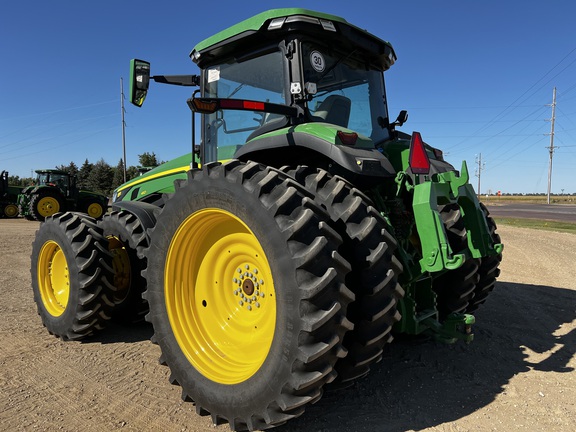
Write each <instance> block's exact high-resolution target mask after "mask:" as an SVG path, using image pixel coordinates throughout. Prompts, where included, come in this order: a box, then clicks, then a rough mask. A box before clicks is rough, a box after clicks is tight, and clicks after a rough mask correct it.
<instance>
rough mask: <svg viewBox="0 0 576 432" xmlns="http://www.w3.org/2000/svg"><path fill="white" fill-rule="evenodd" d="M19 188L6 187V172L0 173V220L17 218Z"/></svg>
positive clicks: (20, 188)
mask: <svg viewBox="0 0 576 432" xmlns="http://www.w3.org/2000/svg"><path fill="white" fill-rule="evenodd" d="M22 189H23V188H22V187H21V186H10V185H8V171H2V172H1V173H0V218H15V217H17V216H18V203H17V200H18V194H19V193H20V192H21V191H22Z"/></svg>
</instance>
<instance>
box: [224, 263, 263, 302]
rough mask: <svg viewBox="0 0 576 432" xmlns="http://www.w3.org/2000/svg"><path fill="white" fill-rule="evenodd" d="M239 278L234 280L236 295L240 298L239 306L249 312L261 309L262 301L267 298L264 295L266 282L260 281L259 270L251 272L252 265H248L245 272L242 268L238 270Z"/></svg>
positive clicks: (255, 269)
mask: <svg viewBox="0 0 576 432" xmlns="http://www.w3.org/2000/svg"><path fill="white" fill-rule="evenodd" d="M236 272H237V273H238V276H237V277H235V278H234V279H232V286H233V288H234V291H233V292H234V295H235V296H239V297H240V300H239V301H238V304H239V305H240V306H242V307H244V308H246V310H248V311H252V310H253V308H260V306H261V304H260V301H261V299H262V298H264V297H265V296H266V294H265V293H264V291H263V289H264V280H263V279H258V278H257V275H258V269H257V268H254V269H253V270H252V271H250V265H249V264H246V265H245V266H244V270H242V268H241V267H238V268H237V269H236Z"/></svg>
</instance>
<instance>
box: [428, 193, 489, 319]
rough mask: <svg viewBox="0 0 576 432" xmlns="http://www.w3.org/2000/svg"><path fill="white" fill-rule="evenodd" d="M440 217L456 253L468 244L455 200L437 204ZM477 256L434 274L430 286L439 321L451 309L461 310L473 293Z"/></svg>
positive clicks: (476, 280) (458, 311)
mask: <svg viewBox="0 0 576 432" xmlns="http://www.w3.org/2000/svg"><path fill="white" fill-rule="evenodd" d="M438 209H439V211H440V217H441V219H442V221H443V222H444V227H445V229H446V235H447V237H448V242H449V244H450V248H451V249H452V252H453V253H459V252H461V251H463V250H466V249H467V248H468V238H467V234H466V227H465V226H464V220H463V219H462V213H461V211H460V206H458V204H446V205H442V206H438ZM479 264H480V260H479V259H474V258H470V259H468V260H466V261H465V262H464V263H463V264H462V266H461V267H459V268H457V269H455V270H448V271H446V272H444V273H442V274H441V275H440V276H438V277H435V278H434V281H433V282H432V289H433V290H434V291H435V292H436V295H437V298H436V304H437V308H438V313H439V315H440V321H443V320H444V319H445V318H446V317H447V316H448V315H450V314H451V313H464V312H466V311H467V308H468V306H469V303H470V301H471V300H472V298H473V297H474V290H475V288H476V284H477V283H478V279H479V276H478V274H477V270H478V266H479Z"/></svg>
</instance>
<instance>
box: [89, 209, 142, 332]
mask: <svg viewBox="0 0 576 432" xmlns="http://www.w3.org/2000/svg"><path fill="white" fill-rule="evenodd" d="M98 225H99V226H100V228H102V231H103V234H104V236H105V237H106V238H107V239H108V250H109V251H110V253H111V254H112V257H113V260H112V264H113V268H114V287H115V288H116V290H115V292H114V295H113V296H112V300H113V302H114V310H113V312H112V317H113V318H114V319H115V320H118V321H121V322H125V323H135V322H140V321H143V320H144V316H145V315H146V314H147V313H148V303H147V302H146V300H144V299H143V298H142V293H144V291H145V290H146V279H144V277H143V276H142V271H143V270H144V269H145V268H146V263H147V260H146V256H145V255H144V253H145V249H146V248H147V247H148V245H149V242H148V236H147V235H146V232H145V230H144V227H143V226H142V224H141V223H140V220H139V219H138V218H137V217H136V216H134V215H133V214H132V213H129V212H127V211H114V212H112V213H111V214H108V215H105V216H104V217H103V218H102V220H100V221H98Z"/></svg>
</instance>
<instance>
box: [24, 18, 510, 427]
mask: <svg viewBox="0 0 576 432" xmlns="http://www.w3.org/2000/svg"><path fill="white" fill-rule="evenodd" d="M190 56H191V58H192V60H193V61H194V62H195V63H196V65H197V66H198V67H199V69H200V74H199V75H154V76H152V75H151V74H150V64H149V63H148V62H146V61H143V60H137V59H134V60H132V62H131V79H130V95H131V101H132V103H133V104H135V105H136V106H141V105H142V104H143V102H144V100H145V98H146V94H147V91H148V87H149V81H150V80H153V81H155V82H160V83H166V84H175V85H181V86H189V87H192V88H193V94H192V97H190V98H189V99H188V105H189V107H190V109H191V110H192V111H193V112H194V113H195V115H193V117H192V118H193V123H192V126H193V133H192V146H191V150H192V151H191V152H190V153H188V154H185V155H183V156H181V157H180V158H177V159H175V160H172V161H170V162H168V163H166V164H163V165H161V166H159V167H157V168H155V169H153V170H151V171H149V172H148V173H146V174H144V175H143V176H141V177H138V178H136V179H133V180H131V181H130V182H128V183H126V184H124V185H122V186H120V187H119V188H117V189H116V190H115V192H114V196H113V204H112V207H113V212H112V213H111V214H110V215H106V216H105V217H104V218H103V220H102V221H101V222H98V223H96V222H95V221H94V220H92V219H90V218H86V217H81V216H79V215H76V214H68V213H67V214H64V215H62V216H58V217H54V218H49V219H47V221H46V222H45V223H44V224H43V225H42V226H41V228H40V230H39V231H38V234H37V238H36V240H35V242H34V245H33V253H32V284H33V289H34V293H35V299H36V302H37V305H38V312H39V314H40V316H41V318H42V320H43V323H44V325H45V326H46V327H47V328H48V330H49V331H50V332H52V333H53V334H56V335H57V336H60V337H62V338H63V339H79V338H83V337H86V336H88V335H90V334H92V333H94V332H95V331H97V330H99V329H100V328H102V327H103V326H104V324H105V323H106V321H107V320H108V319H110V318H111V317H113V316H114V315H115V313H116V312H115V311H117V310H121V311H125V312H123V314H124V315H125V316H131V317H138V316H141V315H142V314H143V313H147V314H146V319H147V320H148V321H149V322H151V323H152V325H153V327H154V336H153V338H152V341H153V342H155V343H157V344H158V345H159V346H160V349H161V351H162V355H161V362H162V363H163V364H165V365H167V366H168V367H169V368H170V370H171V374H170V381H171V382H172V383H174V384H179V385H180V386H181V387H182V397H183V398H184V399H185V400H191V401H193V402H194V403H195V405H196V411H197V412H198V413H199V414H202V415H210V416H211V417H212V420H213V422H214V424H220V423H223V422H228V423H229V424H230V427H231V428H232V429H233V430H259V429H268V428H270V427H274V426H277V425H280V424H283V423H285V422H286V421H288V420H290V419H291V418H294V417H297V416H299V415H301V414H302V413H303V412H304V410H305V408H306V407H307V406H308V405H309V404H311V403H314V402H315V401H317V400H318V399H319V398H320V397H321V396H322V393H323V391H324V389H327V388H330V387H335V386H340V387H342V386H349V385H350V384H351V383H353V382H354V381H355V380H357V379H360V378H362V377H364V376H366V375H367V374H368V373H369V371H370V368H371V367H372V366H373V365H374V364H375V363H376V362H378V361H380V360H381V359H382V355H383V351H384V349H385V348H386V346H387V344H388V343H389V342H391V341H392V339H393V334H395V333H405V334H409V335H429V336H430V337H434V338H437V339H438V340H442V341H445V342H455V341H457V340H463V341H466V342H471V341H472V339H473V333H472V329H471V326H472V324H473V323H474V317H473V316H472V315H470V312H472V311H474V310H476V309H477V308H478V307H479V306H480V305H481V304H482V303H484V301H485V300H486V298H487V296H488V294H489V293H490V292H491V291H492V289H493V288H494V285H495V281H496V277H497V276H498V274H499V269H498V266H499V264H500V260H501V257H502V255H501V254H502V249H503V246H502V243H501V242H500V238H499V236H498V234H497V232H496V225H495V223H494V221H493V220H492V219H491V218H490V216H489V215H488V211H487V210H486V208H485V207H483V206H482V205H481V204H480V203H479V201H478V199H477V197H476V194H475V192H474V190H473V188H472V186H471V185H470V183H469V182H468V180H469V174H468V169H467V166H466V163H463V164H462V166H461V169H460V170H456V169H455V168H454V167H453V166H452V165H450V164H449V163H448V162H446V161H445V160H444V157H443V154H442V152H441V151H440V150H439V149H437V148H435V147H432V146H430V145H429V144H427V143H426V142H425V141H424V140H423V138H422V136H421V134H420V133H418V132H414V133H412V134H410V135H409V134H406V133H402V132H399V131H397V128H399V127H400V126H402V125H403V124H404V123H405V122H406V120H407V117H408V115H407V113H406V112H405V111H402V112H401V113H400V114H399V115H398V116H397V118H396V119H393V118H391V117H390V114H389V113H388V106H387V100H386V93H385V90H384V89H385V86H384V77H383V72H385V71H386V70H388V69H389V68H390V67H391V66H392V65H393V64H394V62H395V61H396V54H395V52H394V49H393V48H392V46H391V44H390V43H388V42H385V41H383V40H381V39H379V38H377V37H376V36H374V35H372V34H370V33H368V32H366V31H364V30H362V29H360V28H358V27H355V26H354V25H352V24H349V23H348V22H347V21H346V20H344V19H343V18H340V17H336V16H333V15H328V14H323V13H318V12H314V11H309V10H305V9H276V10H271V11H268V12H264V13H262V14H259V15H256V16H254V17H252V18H250V19H248V20H246V21H243V22H241V23H238V24H236V25H235V26H232V27H230V28H228V29H226V30H224V31H222V32H220V33H217V34H215V35H214V36H212V37H210V38H208V39H206V40H204V41H202V42H200V43H199V44H197V45H196V46H195V47H194V49H193V50H192V52H191V55H190ZM197 114H200V116H199V117H200V122H199V125H200V126H199V127H200V134H201V143H200V145H196V142H195V137H196V134H195V130H196V127H197V126H196V120H195V119H196V117H197V116H198V115H197ZM87 253H92V254H95V255H92V259H98V260H100V263H101V265H100V268H101V269H102V270H100V272H99V273H98V269H97V268H96V267H91V266H88V265H86V266H85V265H83V264H84V263H85V259H84V258H83V257H84V256H86V254H87ZM64 276H65V277H64ZM68 279H70V280H71V281H72V283H71V284H70V285H69V286H68V285H67V286H66V287H64V289H62V283H61V282H62V281H63V280H68ZM140 294H141V296H140ZM85 297H88V298H90V302H88V303H83V302H80V301H78V299H79V298H85ZM142 299H144V300H145V303H144V304H142V301H141V300H142ZM97 312H98V313H97ZM86 317H92V319H90V320H88V319H87V318H86ZM392 349H393V346H392Z"/></svg>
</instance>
